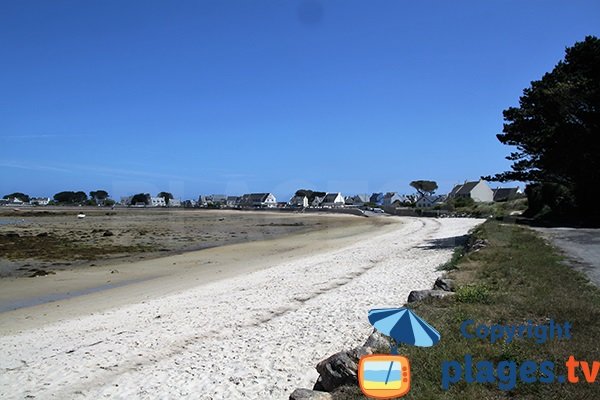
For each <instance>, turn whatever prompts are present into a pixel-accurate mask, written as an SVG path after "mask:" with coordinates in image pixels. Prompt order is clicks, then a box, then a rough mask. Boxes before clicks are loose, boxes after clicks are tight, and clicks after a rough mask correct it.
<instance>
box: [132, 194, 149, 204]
mask: <svg viewBox="0 0 600 400" xmlns="http://www.w3.org/2000/svg"><path fill="white" fill-rule="evenodd" d="M137 203H144V204H146V205H148V204H150V194H149V193H138V194H135V195H133V197H131V204H132V205H136V204H137Z"/></svg>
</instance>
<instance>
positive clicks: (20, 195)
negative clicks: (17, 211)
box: [3, 192, 29, 203]
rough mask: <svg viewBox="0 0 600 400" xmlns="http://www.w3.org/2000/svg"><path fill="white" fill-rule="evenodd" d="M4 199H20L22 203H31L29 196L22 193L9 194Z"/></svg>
mask: <svg viewBox="0 0 600 400" xmlns="http://www.w3.org/2000/svg"><path fill="white" fill-rule="evenodd" d="M3 199H19V200H21V201H22V202H25V203H27V202H29V195H27V194H25V193H21V192H15V193H11V194H7V195H5V196H4V197H3Z"/></svg>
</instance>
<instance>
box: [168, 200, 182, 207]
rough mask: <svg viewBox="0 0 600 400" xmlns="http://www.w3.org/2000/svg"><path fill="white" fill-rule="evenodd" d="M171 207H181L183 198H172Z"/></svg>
mask: <svg viewBox="0 0 600 400" xmlns="http://www.w3.org/2000/svg"><path fill="white" fill-rule="evenodd" d="M169 207H181V200H180V199H170V200H169Z"/></svg>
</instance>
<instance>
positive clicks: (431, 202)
mask: <svg viewBox="0 0 600 400" xmlns="http://www.w3.org/2000/svg"><path fill="white" fill-rule="evenodd" d="M445 200H446V196H442V195H432V196H422V197H421V198H420V199H419V200H417V202H416V203H415V206H416V207H417V208H430V207H435V206H437V205H442V204H444V201H445Z"/></svg>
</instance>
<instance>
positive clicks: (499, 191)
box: [492, 187, 519, 201]
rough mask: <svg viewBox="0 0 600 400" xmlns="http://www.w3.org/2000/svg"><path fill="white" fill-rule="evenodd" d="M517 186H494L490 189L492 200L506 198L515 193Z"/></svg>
mask: <svg viewBox="0 0 600 400" xmlns="http://www.w3.org/2000/svg"><path fill="white" fill-rule="evenodd" d="M518 190H519V188H518V187H515V188H496V189H492V192H494V201H501V200H508V199H510V198H513V197H515V196H516V195H517V193H518Z"/></svg>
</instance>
